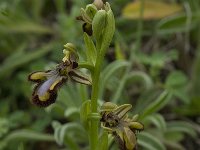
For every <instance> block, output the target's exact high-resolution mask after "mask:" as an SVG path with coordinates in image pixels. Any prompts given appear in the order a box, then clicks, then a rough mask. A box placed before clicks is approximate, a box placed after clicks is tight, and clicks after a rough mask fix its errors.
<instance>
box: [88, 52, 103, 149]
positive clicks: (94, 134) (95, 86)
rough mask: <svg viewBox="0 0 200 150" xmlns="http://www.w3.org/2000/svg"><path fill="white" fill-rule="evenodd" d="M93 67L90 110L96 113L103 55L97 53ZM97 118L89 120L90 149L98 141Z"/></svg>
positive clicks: (94, 146) (93, 147)
mask: <svg viewBox="0 0 200 150" xmlns="http://www.w3.org/2000/svg"><path fill="white" fill-rule="evenodd" d="M98 56H99V57H97V59H96V63H95V67H94V72H93V73H92V94H91V111H92V113H97V102H98V95H99V78H100V69H101V64H102V61H103V55H98ZM98 122H99V121H98V120H97V119H92V120H91V130H90V149H91V150H95V148H96V145H97V141H98Z"/></svg>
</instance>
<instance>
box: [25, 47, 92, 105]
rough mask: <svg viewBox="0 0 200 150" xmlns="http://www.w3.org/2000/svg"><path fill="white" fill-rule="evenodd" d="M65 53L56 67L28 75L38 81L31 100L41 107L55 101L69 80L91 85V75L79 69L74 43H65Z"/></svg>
mask: <svg viewBox="0 0 200 150" xmlns="http://www.w3.org/2000/svg"><path fill="white" fill-rule="evenodd" d="M64 47H65V49H64V50H63V53H64V54H65V56H64V58H63V60H62V62H61V63H59V64H58V65H57V66H56V67H55V69H52V70H47V71H36V72H33V73H31V74H30V75H29V76H28V80H29V81H32V82H34V83H36V85H35V87H34V89H33V93H32V98H31V101H32V103H33V104H35V105H37V106H39V107H47V106H49V105H50V104H53V103H55V101H56V97H57V91H58V89H59V88H60V87H61V86H62V85H63V84H64V83H65V82H67V80H68V79H71V80H72V81H75V82H78V83H82V84H86V85H91V83H92V82H91V80H90V77H88V76H87V75H85V74H83V73H82V72H81V71H79V70H78V55H77V53H76V48H75V47H74V45H73V44H71V43H67V44H66V45H64Z"/></svg>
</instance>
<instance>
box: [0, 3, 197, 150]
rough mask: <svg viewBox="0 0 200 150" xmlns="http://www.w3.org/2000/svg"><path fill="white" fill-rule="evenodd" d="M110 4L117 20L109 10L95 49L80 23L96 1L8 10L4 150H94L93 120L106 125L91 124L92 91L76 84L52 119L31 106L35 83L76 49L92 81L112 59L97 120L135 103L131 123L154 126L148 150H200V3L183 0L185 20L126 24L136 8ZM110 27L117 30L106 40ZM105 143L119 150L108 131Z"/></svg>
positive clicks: (145, 134)
mask: <svg viewBox="0 0 200 150" xmlns="http://www.w3.org/2000/svg"><path fill="white" fill-rule="evenodd" d="M161 1H163V2H164V0H161ZM90 2H91V1H90ZM109 2H110V5H111V7H112V10H113V13H114V14H115V19H114V17H113V14H112V12H110V11H109V12H107V11H103V12H101V13H104V14H106V15H108V16H107V17H105V18H103V22H104V23H102V20H101V19H100V20H98V21H99V22H100V23H97V24H96V25H95V27H96V28H94V34H95V37H96V40H95V39H94V37H90V36H88V35H87V34H86V33H84V34H83V33H82V31H81V25H82V22H81V21H77V20H76V19H75V18H76V17H77V16H78V15H80V8H81V7H83V8H84V7H85V5H86V4H87V3H89V1H81V0H73V1H67V0H55V1H48V0H41V1H37V0H30V1H26V0H2V1H0V38H1V41H0V62H1V63H0V83H1V84H0V149H2V150H4V149H6V150H13V149H19V150H23V149H24V150H31V149H44V147H45V149H50V150H53V149H60V150H61V149H63V148H64V149H70V150H79V149H81V150H89V142H88V140H89V136H90V126H91V124H90V123H91V122H90V121H88V120H91V118H93V119H94V120H95V119H96V120H98V119H99V118H98V115H97V116H95V114H93V115H94V116H90V115H89V114H90V113H91V111H90V110H91V103H92V102H91V100H89V99H91V98H90V94H89V93H91V87H86V86H83V85H78V84H75V83H72V82H70V81H69V82H67V85H65V86H63V88H62V89H60V90H59V92H58V98H57V101H56V103H55V104H53V105H52V106H50V107H48V108H46V109H45V110H43V109H41V108H36V107H35V106H33V105H32V104H31V103H30V100H29V99H30V96H31V89H32V88H31V84H29V83H28V81H27V76H28V74H29V73H30V72H33V71H37V70H45V69H47V70H48V69H50V68H51V67H52V66H55V64H56V63H55V62H58V61H60V60H61V58H62V47H61V46H62V45H63V44H65V43H66V42H72V43H74V44H75V45H76V46H77V49H78V54H79V56H80V61H79V62H81V63H80V64H79V67H80V68H87V69H88V70H89V71H91V72H93V71H94V70H95V60H97V59H102V58H99V57H98V56H99V55H98V53H99V52H100V51H101V54H102V56H103V57H104V56H105V59H104V60H102V61H101V64H100V66H101V67H99V71H101V74H100V76H99V77H100V79H99V92H98V95H97V97H96V98H97V99H98V103H97V106H98V107H97V111H98V110H99V107H100V105H102V103H103V102H105V101H111V102H114V103H117V104H123V103H130V104H132V105H133V111H132V112H130V115H133V114H139V121H140V122H141V123H143V124H144V127H145V129H144V131H142V132H140V133H137V134H136V136H137V139H138V140H137V143H138V148H139V150H166V149H178V150H184V149H197V148H198V147H199V144H198V141H197V134H198V132H199V128H200V127H199V122H198V117H199V115H200V94H199V90H200V86H199V85H200V84H199V83H200V78H199V74H200V71H199V70H200V63H199V62H200V44H199V43H200V41H199V39H200V34H199V33H200V29H199V25H200V19H199V16H200V15H199V14H200V7H199V6H200V5H199V2H198V1H196V0H191V1H179V3H178V4H179V5H180V6H181V7H184V9H183V10H182V12H181V13H179V14H174V15H171V16H168V17H161V18H159V19H158V18H157V19H153V20H151V19H148V20H146V19H142V18H140V17H139V16H140V15H139V13H138V12H137V14H136V15H137V19H135V20H131V19H130V20H129V19H127V18H124V17H123V15H121V14H122V11H123V9H124V8H125V6H126V5H127V4H128V0H124V1H121V0H117V1H109ZM163 2H162V3H163ZM168 3H170V5H174V6H176V4H177V3H176V1H169V2H168ZM154 7H155V6H154ZM138 8H140V7H138ZM152 8H153V7H152ZM88 9H89V8H88ZM106 9H108V8H106ZM130 9H131V8H130ZM138 10H140V9H138ZM95 12H96V10H94V12H91V14H90V17H91V18H92V17H94V14H95ZM86 13H88V12H86ZM96 17H98V16H96ZM96 17H95V18H94V19H99V18H96ZM153 17H154V18H155V17H156V16H153ZM114 21H115V24H116V27H117V29H116V32H115V36H114V39H113V41H112V42H111V40H112V35H111V33H112V32H113V31H114V29H115V28H114V26H113V24H114ZM108 22H112V23H111V24H109V28H106V29H104V30H102V31H99V28H104V27H105V26H104V25H105V24H106V23H108ZM138 22H140V23H139V25H138ZM95 23H96V22H95ZM141 23H142V25H141ZM93 24H94V22H93ZM99 26H101V27H99ZM137 26H138V27H137ZM97 27H98V30H96V29H97ZM110 29H112V30H110ZM138 32H139V33H140V34H138ZM108 35H110V36H108ZM110 42H111V47H110V48H109V49H108V50H106V49H107V47H108V45H109V44H110ZM84 43H85V44H84ZM102 43H104V44H103V46H102ZM138 43H139V44H138ZM113 45H115V46H113ZM129 56H130V57H129ZM128 58H129V59H128ZM52 62H53V63H52ZM82 71H85V72H87V71H86V70H84V69H83V70H82ZM95 117H96V118H95ZM55 120H56V121H55ZM98 141H102V142H98V146H97V149H98V150H100V149H102V150H106V149H113V150H115V149H117V144H115V142H114V140H113V137H111V136H110V135H109V136H107V133H106V132H104V131H102V130H100V131H99V137H98Z"/></svg>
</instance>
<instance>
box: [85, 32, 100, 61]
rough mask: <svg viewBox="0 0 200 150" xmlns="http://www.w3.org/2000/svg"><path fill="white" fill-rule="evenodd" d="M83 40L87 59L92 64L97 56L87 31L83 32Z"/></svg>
mask: <svg viewBox="0 0 200 150" xmlns="http://www.w3.org/2000/svg"><path fill="white" fill-rule="evenodd" d="M84 41H85V47H86V55H87V61H88V62H89V63H92V65H94V64H95V61H96V57H97V52H96V48H95V45H94V43H93V41H92V39H91V38H90V37H89V36H88V34H87V33H84Z"/></svg>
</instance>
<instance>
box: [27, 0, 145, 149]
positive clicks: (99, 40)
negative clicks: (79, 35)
mask: <svg viewBox="0 0 200 150" xmlns="http://www.w3.org/2000/svg"><path fill="white" fill-rule="evenodd" d="M77 19H78V20H81V21H82V22H83V26H82V27H83V31H84V41H85V45H86V48H87V52H86V55H87V61H86V62H83V63H80V62H79V59H78V54H77V52H76V48H75V46H74V45H73V44H71V43H68V44H66V45H65V46H64V47H65V49H64V50H63V53H64V55H65V56H64V58H63V59H62V61H61V63H59V64H58V65H57V66H56V67H55V68H54V69H52V70H47V71H36V72H33V73H31V74H30V75H29V76H28V79H29V80H30V81H32V82H34V83H35V84H36V85H35V88H34V89H33V94H32V98H31V101H32V103H33V104H35V105H37V106H40V107H47V106H49V105H51V104H53V103H55V101H56V97H57V91H58V89H59V88H60V87H61V86H62V85H63V84H64V83H66V82H67V81H68V80H69V79H70V80H73V81H75V82H78V83H82V84H86V85H91V86H92V89H91V99H90V100H88V101H85V102H84V103H83V104H82V106H81V109H80V115H81V117H80V118H81V121H82V123H83V125H84V127H85V129H86V130H87V131H88V135H89V141H90V149H91V150H98V149H99V150H100V149H101V146H97V145H102V144H101V142H102V140H101V139H100V140H99V123H100V122H101V127H102V129H105V131H106V137H108V134H112V135H113V136H114V137H115V139H116V140H117V141H118V143H119V147H120V149H121V150H135V149H136V148H137V146H136V145H137V144H136V132H137V131H141V130H143V128H144V127H143V125H142V124H141V123H140V122H137V119H136V117H134V118H129V117H128V115H127V112H128V111H129V110H130V109H131V107H132V106H131V105H130V104H124V105H120V106H117V105H116V104H113V103H109V102H107V103H104V104H103V105H102V106H101V109H100V111H99V110H98V94H99V82H100V73H101V65H102V62H103V60H104V56H105V54H106V52H107V49H108V48H109V45H110V43H111V41H112V38H113V35H114V31H115V19H114V15H113V12H112V9H111V7H110V5H109V3H104V2H103V1H101V0H95V1H94V3H93V4H89V5H87V6H86V8H85V9H83V8H82V9H81V15H80V16H78V17H77ZM79 68H86V69H88V70H89V71H90V73H91V79H90V77H89V76H88V75H86V74H84V73H82V72H81V71H80V70H79ZM105 139H107V138H105ZM105 139H104V140H105ZM107 143H108V142H104V143H103V146H102V150H106V149H108V144H107Z"/></svg>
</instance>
